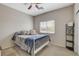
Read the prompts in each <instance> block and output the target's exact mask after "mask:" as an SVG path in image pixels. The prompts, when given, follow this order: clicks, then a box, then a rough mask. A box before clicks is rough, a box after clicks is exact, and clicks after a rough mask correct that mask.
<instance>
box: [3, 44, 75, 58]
mask: <svg viewBox="0 0 79 59" xmlns="http://www.w3.org/2000/svg"><path fill="white" fill-rule="evenodd" d="M74 55H75V54H74V52H73V51H70V50H68V49H66V48H63V47H59V46H56V45H52V44H49V45H48V46H46V47H45V48H43V49H42V50H41V51H40V52H39V53H38V54H37V55H36V56H74ZM2 56H29V54H28V53H27V52H26V51H23V50H21V49H20V48H19V47H12V48H8V49H5V50H2Z"/></svg>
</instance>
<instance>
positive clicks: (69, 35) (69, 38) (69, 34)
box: [66, 24, 74, 51]
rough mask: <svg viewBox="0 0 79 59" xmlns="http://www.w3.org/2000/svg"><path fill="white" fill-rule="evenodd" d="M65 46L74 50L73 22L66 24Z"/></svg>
mask: <svg viewBox="0 0 79 59" xmlns="http://www.w3.org/2000/svg"><path fill="white" fill-rule="evenodd" d="M66 48H68V49H69V50H72V51H74V24H72V25H68V24H66Z"/></svg>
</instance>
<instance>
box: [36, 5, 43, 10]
mask: <svg viewBox="0 0 79 59" xmlns="http://www.w3.org/2000/svg"><path fill="white" fill-rule="evenodd" d="M35 7H36V8H37V9H43V7H38V5H37V4H36V5H35Z"/></svg>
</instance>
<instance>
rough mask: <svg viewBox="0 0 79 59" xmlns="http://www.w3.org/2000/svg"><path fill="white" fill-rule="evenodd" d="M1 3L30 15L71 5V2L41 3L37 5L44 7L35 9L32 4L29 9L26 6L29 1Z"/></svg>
mask: <svg viewBox="0 0 79 59" xmlns="http://www.w3.org/2000/svg"><path fill="white" fill-rule="evenodd" d="M3 5H6V6H8V7H11V8H13V9H16V10H18V11H21V12H24V13H26V14H28V15H31V16H37V15H40V14H43V13H46V12H49V11H53V10H56V9H59V8H63V7H67V6H70V5H72V3H41V4H39V6H42V7H43V8H44V9H40V10H38V9H36V8H35V7H34V6H33V7H32V8H31V9H30V10H28V9H27V8H28V6H29V3H28V4H27V5H26V6H25V5H24V4H23V3H3Z"/></svg>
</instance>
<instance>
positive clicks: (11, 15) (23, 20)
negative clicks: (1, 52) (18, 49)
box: [0, 5, 33, 49]
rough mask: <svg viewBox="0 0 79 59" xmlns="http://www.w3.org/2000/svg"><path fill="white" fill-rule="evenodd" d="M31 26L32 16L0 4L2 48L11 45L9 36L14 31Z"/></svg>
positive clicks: (0, 39)
mask: <svg viewBox="0 0 79 59" xmlns="http://www.w3.org/2000/svg"><path fill="white" fill-rule="evenodd" d="M32 28H33V18H32V16H29V15H26V14H24V13H21V12H19V11H16V10H14V9H11V8H9V7H6V6H3V5H0V45H1V46H2V48H3V49H4V48H8V47H11V46H12V42H11V38H12V36H13V33H14V32H16V31H20V30H30V29H32Z"/></svg>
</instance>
